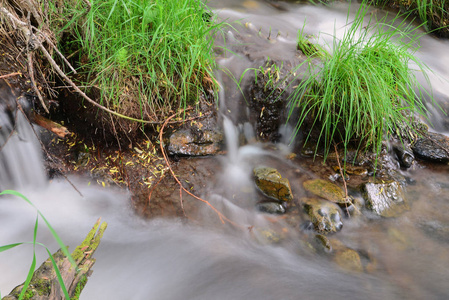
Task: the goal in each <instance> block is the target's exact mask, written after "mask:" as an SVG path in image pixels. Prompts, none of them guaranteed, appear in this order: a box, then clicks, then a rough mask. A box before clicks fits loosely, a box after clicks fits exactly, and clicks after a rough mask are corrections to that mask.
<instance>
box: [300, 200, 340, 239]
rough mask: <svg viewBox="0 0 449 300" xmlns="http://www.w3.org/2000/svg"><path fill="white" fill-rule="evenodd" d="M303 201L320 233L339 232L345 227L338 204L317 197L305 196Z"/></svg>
mask: <svg viewBox="0 0 449 300" xmlns="http://www.w3.org/2000/svg"><path fill="white" fill-rule="evenodd" d="M302 202H303V203H304V209H305V211H306V212H307V213H308V215H309V217H310V220H311V221H312V223H313V226H314V228H315V230H316V231H317V232H318V233H321V234H327V233H330V232H337V231H340V230H341V228H342V227H343V222H342V221H341V213H340V208H339V207H338V205H337V204H335V203H332V202H329V201H326V200H321V199H317V198H303V199H302Z"/></svg>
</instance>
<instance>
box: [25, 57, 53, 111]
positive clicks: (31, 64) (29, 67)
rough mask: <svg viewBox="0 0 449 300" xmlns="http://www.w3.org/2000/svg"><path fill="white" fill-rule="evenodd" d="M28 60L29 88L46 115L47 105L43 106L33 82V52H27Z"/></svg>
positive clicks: (40, 96) (42, 100) (42, 99)
mask: <svg viewBox="0 0 449 300" xmlns="http://www.w3.org/2000/svg"><path fill="white" fill-rule="evenodd" d="M27 58H28V74H30V80H31V86H32V87H33V90H34V92H35V93H36V95H37V98H39V101H40V103H41V105H42V107H43V108H44V110H45V112H46V113H47V114H48V113H50V111H49V110H48V108H47V105H45V102H44V98H42V95H41V93H40V91H39V89H38V88H37V85H36V81H35V80H34V67H33V52H31V51H29V52H28V53H27Z"/></svg>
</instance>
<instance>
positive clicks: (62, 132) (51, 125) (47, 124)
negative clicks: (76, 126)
mask: <svg viewBox="0 0 449 300" xmlns="http://www.w3.org/2000/svg"><path fill="white" fill-rule="evenodd" d="M32 119H33V121H34V123H36V124H37V125H39V126H41V127H43V128H45V129H47V130H49V131H51V132H53V133H54V134H56V135H57V136H58V137H60V138H65V136H66V135H67V134H70V131H69V130H68V129H67V128H66V127H64V126H62V125H60V124H58V123H55V122H53V121H52V120H49V119H47V118H44V117H42V116H41V115H38V114H36V113H33V116H32Z"/></svg>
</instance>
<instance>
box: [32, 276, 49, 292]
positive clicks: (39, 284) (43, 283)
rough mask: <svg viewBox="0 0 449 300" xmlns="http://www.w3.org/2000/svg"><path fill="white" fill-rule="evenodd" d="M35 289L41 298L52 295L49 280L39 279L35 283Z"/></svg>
mask: <svg viewBox="0 0 449 300" xmlns="http://www.w3.org/2000/svg"><path fill="white" fill-rule="evenodd" d="M33 286H34V289H35V290H36V291H37V293H38V294H39V296H43V295H50V292H51V284H50V282H49V281H48V280H45V279H37V280H36V281H34V282H33Z"/></svg>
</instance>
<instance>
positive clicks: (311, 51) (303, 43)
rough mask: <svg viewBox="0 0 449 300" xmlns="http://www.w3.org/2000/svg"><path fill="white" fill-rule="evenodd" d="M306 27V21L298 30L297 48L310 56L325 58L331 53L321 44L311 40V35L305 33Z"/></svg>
mask: <svg viewBox="0 0 449 300" xmlns="http://www.w3.org/2000/svg"><path fill="white" fill-rule="evenodd" d="M304 27H305V23H304V26H303V27H302V28H301V29H299V30H298V42H297V44H296V48H297V49H298V50H300V51H301V52H302V53H303V54H304V55H305V56H307V57H309V58H312V57H321V58H324V57H326V56H327V55H329V54H328V53H327V52H326V50H324V49H323V48H322V47H321V46H320V45H318V44H314V43H312V42H311V41H310V40H309V38H310V36H307V35H305V34H304Z"/></svg>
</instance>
